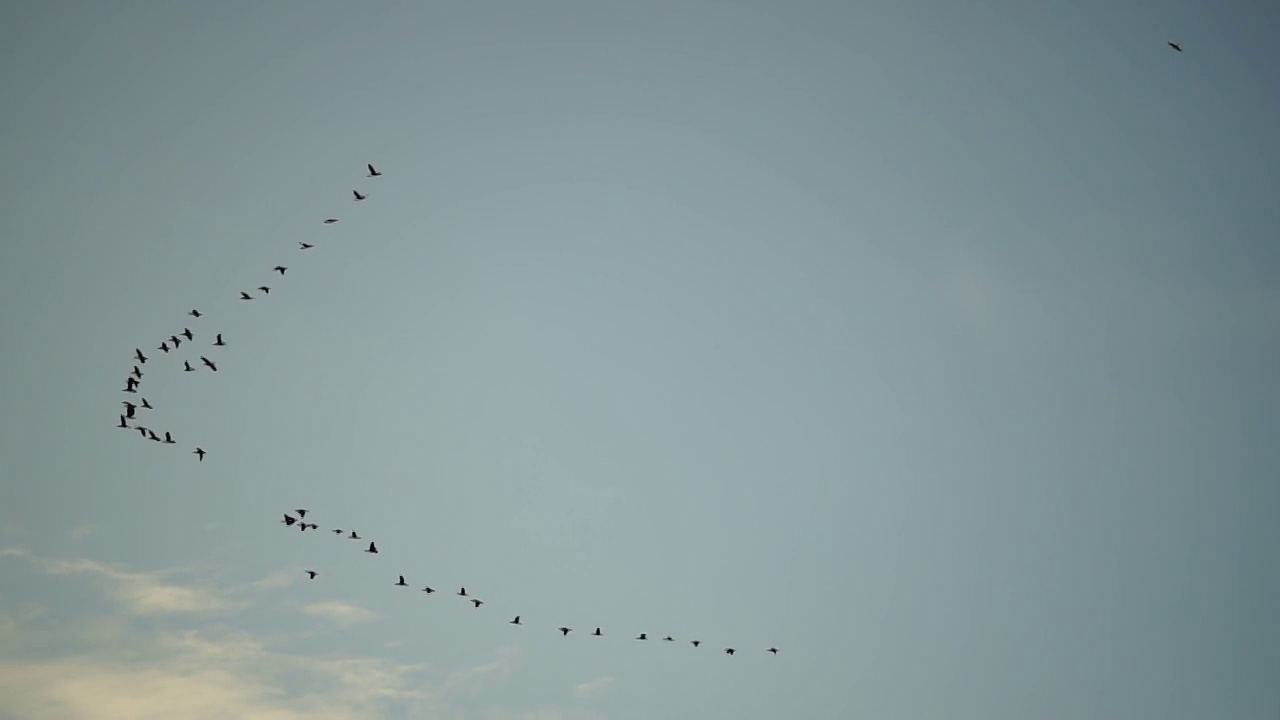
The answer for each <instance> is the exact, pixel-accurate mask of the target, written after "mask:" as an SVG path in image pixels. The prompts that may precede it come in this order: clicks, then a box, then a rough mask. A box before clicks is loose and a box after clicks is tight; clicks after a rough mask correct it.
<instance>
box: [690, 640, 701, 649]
mask: <svg viewBox="0 0 1280 720" xmlns="http://www.w3.org/2000/svg"><path fill="white" fill-rule="evenodd" d="M689 644H690V645H692V646H694V647H698V646H699V645H701V644H702V641H701V640H690V641H689Z"/></svg>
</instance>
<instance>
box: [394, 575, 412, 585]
mask: <svg viewBox="0 0 1280 720" xmlns="http://www.w3.org/2000/svg"><path fill="white" fill-rule="evenodd" d="M396 587H409V583H407V582H405V581H404V576H403V575H401V576H400V582H398V583H396Z"/></svg>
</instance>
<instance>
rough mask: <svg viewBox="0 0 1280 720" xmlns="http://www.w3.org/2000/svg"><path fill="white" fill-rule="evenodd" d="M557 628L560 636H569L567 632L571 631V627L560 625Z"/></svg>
mask: <svg viewBox="0 0 1280 720" xmlns="http://www.w3.org/2000/svg"><path fill="white" fill-rule="evenodd" d="M557 629H558V630H559V631H560V636H561V637H569V633H570V632H572V631H573V628H567V627H561V628H557Z"/></svg>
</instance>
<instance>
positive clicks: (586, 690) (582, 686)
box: [573, 675, 613, 700]
mask: <svg viewBox="0 0 1280 720" xmlns="http://www.w3.org/2000/svg"><path fill="white" fill-rule="evenodd" d="M612 684H613V678H612V677H610V676H608V675H605V676H604V677H598V678H596V679H595V680H591V681H589V682H584V683H579V684H578V685H576V686H574V688H573V694H574V695H575V696H577V697H578V698H581V699H583V700H585V699H587V698H589V697H591V696H592V695H594V694H596V693H598V692H600V691H601V690H604V689H605V688H607V687H609V686H610V685H612Z"/></svg>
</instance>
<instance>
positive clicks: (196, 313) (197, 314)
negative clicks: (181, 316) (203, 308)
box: [187, 308, 204, 317]
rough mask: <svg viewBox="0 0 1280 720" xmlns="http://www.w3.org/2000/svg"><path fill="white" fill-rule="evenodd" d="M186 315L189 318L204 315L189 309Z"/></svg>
mask: <svg viewBox="0 0 1280 720" xmlns="http://www.w3.org/2000/svg"><path fill="white" fill-rule="evenodd" d="M187 314H188V315H190V316H191V317H200V316H201V315H203V314H204V313H202V312H200V311H199V310H196V309H195V308H191V312H189V313H187Z"/></svg>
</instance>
